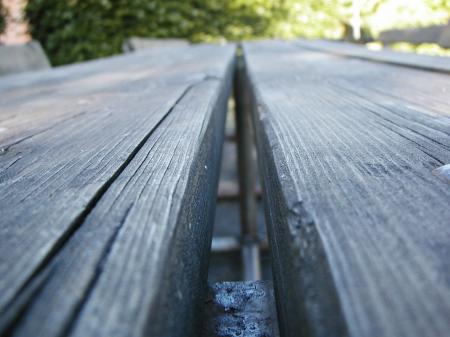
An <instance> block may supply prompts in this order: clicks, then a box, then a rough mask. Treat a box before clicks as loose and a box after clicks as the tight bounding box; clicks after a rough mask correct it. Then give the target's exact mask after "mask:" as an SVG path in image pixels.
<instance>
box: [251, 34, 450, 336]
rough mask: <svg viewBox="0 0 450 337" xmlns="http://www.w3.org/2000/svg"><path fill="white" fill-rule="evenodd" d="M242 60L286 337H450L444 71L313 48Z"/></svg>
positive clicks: (273, 48)
mask: <svg viewBox="0 0 450 337" xmlns="http://www.w3.org/2000/svg"><path fill="white" fill-rule="evenodd" d="M324 49H328V50H327V51H326V52H325V51H324ZM355 50H356V52H354V51H355ZM330 52H331V53H330ZM243 53H244V58H245V65H246V66H245V69H244V71H243V72H244V74H243V77H245V81H246V83H245V87H246V90H245V93H246V96H247V98H246V100H247V102H248V104H249V106H250V108H251V111H252V115H253V119H254V124H255V129H256V140H257V146H258V154H259V162H260V166H261V171H262V182H263V185H264V200H265V203H266V218H267V222H268V232H269V238H270V244H271V252H272V263H273V270H274V283H275V284H274V286H275V295H276V299H277V307H278V315H279V319H280V330H281V332H282V335H283V336H327V337H328V336H353V337H361V336H373V337H379V336H408V337H412V336H448V335H449V333H450V319H449V317H450V258H449V257H450V185H449V182H450V174H449V171H450V170H449V166H448V164H449V163H450V109H449V108H450V104H449V103H450V96H449V93H450V77H449V76H448V74H442V73H439V71H441V70H443V71H446V70H447V69H449V68H448V66H449V61H446V60H443V59H439V62H437V63H436V64H434V65H428V66H429V68H432V69H433V70H434V71H435V72H427V71H423V70H419V69H417V68H415V63H414V62H412V59H413V58H414V57H413V56H411V57H408V56H405V58H403V60H405V59H406V60H408V61H407V62H403V63H404V64H403V67H399V66H393V65H389V64H387V63H386V62H389V63H398V62H401V59H402V56H401V55H402V54H396V55H393V54H392V53H387V54H385V53H381V54H374V53H372V54H370V52H368V51H362V48H359V49H358V47H355V48H354V49H353V50H350V47H349V48H347V47H345V46H341V49H340V47H339V46H338V45H337V44H332V43H324V42H321V43H312V42H305V41H299V42H291V43H287V42H258V43H245V44H244V47H243ZM335 54H340V56H336V55H335ZM343 54H345V56H342V55H343ZM369 54H370V55H369ZM374 55H378V56H374ZM369 56H370V57H369ZM393 57H394V59H393ZM359 58H364V59H366V60H361V59H359ZM399 60H400V61H399ZM435 60H437V59H435ZM373 61H376V62H373ZM419 63H420V62H419ZM405 66H410V67H405ZM417 66H418V67H422V68H426V67H424V66H423V64H418V65H417ZM446 165H447V166H446Z"/></svg>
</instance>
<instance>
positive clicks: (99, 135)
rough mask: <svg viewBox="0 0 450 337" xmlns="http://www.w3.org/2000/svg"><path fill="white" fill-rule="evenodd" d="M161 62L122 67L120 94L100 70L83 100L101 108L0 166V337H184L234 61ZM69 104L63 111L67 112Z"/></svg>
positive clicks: (39, 136) (203, 52)
mask: <svg viewBox="0 0 450 337" xmlns="http://www.w3.org/2000/svg"><path fill="white" fill-rule="evenodd" d="M165 56H166V58H173V60H172V62H170V63H171V64H172V65H171V66H170V67H169V66H168V67H167V69H162V70H160V71H158V67H156V71H154V72H152V70H151V66H150V62H149V63H145V62H144V63H142V64H140V65H139V64H134V65H133V66H130V67H131V68H132V67H135V69H134V70H132V69H131V68H127V69H124V70H123V71H121V72H119V74H118V75H117V76H118V77H120V78H121V81H122V83H120V80H117V83H114V84H111V83H109V84H110V85H108V84H107V85H105V84H104V81H107V80H108V78H107V73H106V72H107V69H104V68H103V69H101V70H99V74H98V76H99V77H95V79H96V81H93V82H90V83H91V86H90V87H89V88H90V90H89V91H90V92H96V89H98V95H99V96H100V97H99V98H98V101H96V102H95V104H94V105H93V106H90V107H89V109H87V111H86V112H85V113H78V114H77V115H76V117H74V118H70V119H67V120H63V121H62V122H60V123H59V124H58V125H57V127H51V128H44V129H43V131H42V132H38V133H36V134H34V135H32V136H31V137H26V138H25V139H21V140H20V141H19V142H16V143H14V144H13V145H12V146H9V147H8V148H6V150H5V151H4V152H3V153H2V155H1V157H0V165H1V167H2V180H1V183H0V190H1V193H0V199H1V201H0V205H1V206H0V208H1V210H0V211H1V214H2V218H1V219H0V229H1V232H0V242H1V245H0V256H1V257H0V258H1V263H0V269H1V270H0V274H1V275H2V278H1V280H0V294H1V295H0V310H1V313H2V314H1V317H2V319H1V325H2V328H3V329H8V331H9V333H11V334H13V335H30V333H31V334H34V335H45V336H59V335H61V334H73V335H86V334H87V335H96V336H101V335H108V336H111V335H113V336H115V335H117V336H124V335H133V336H135V335H143V334H153V333H155V334H156V335H167V336H175V335H180V336H181V335H185V333H186V334H188V333H190V332H192V331H193V329H194V327H195V324H194V323H195V320H194V318H195V317H194V316H193V315H194V314H195V308H198V305H197V297H198V294H199V292H200V291H201V290H202V289H201V285H202V282H203V281H204V278H205V275H206V273H205V266H206V264H205V263H207V254H208V251H209V245H210V223H212V220H211V217H212V216H213V215H212V214H213V211H212V208H213V204H212V200H214V198H213V197H212V196H213V195H215V194H214V193H215V188H216V181H217V171H218V169H217V167H216V165H218V161H219V154H220V150H219V149H220V145H221V138H222V136H223V119H224V114H225V106H226V98H227V89H228V86H229V84H230V81H231V80H230V76H231V73H232V62H233V57H234V48H233V47H232V46H225V47H218V46H197V47H190V48H187V49H185V50H184V51H183V53H180V52H178V53H172V52H168V54H167V55H165ZM130 57H131V61H130V60H129V58H130ZM144 59H145V58H144V57H142V56H139V57H137V58H135V57H134V56H127V57H124V58H123V60H124V63H125V64H126V63H127V62H129V63H130V64H133V62H137V61H138V60H141V61H143V60H144ZM119 60H120V59H115V60H114V62H113V64H115V65H116V66H118V65H120V62H119ZM152 61H154V59H153V60H152ZM165 64H166V65H168V63H165ZM111 71H112V72H113V73H114V68H112V69H111ZM87 72H88V71H87ZM127 73H128V74H129V77H128V78H127ZM102 74H103V75H102ZM51 76H52V75H49V77H51ZM105 76H106V78H104V77H105ZM52 81H53V80H50V81H49V82H52ZM67 81H68V82H69V83H71V84H69V83H68V84H67V88H65V89H67V91H70V90H72V89H73V90H74V91H77V89H76V86H77V82H78V81H74V82H72V81H71V79H70V78H68V79H67ZM44 82H45V79H44ZM57 82H58V80H56V83H57ZM56 83H55V84H53V83H52V84H51V85H56V86H57V84H56ZM96 83H97V85H96ZM45 85H46V83H44V86H45ZM38 86H39V84H38V83H36V87H38ZM24 90H25V89H24ZM14 92H15V91H14V90H9V91H8V93H10V94H11V95H14ZM82 94H83V93H82V92H80V96H81V95H82ZM69 96H70V94H68V93H67V92H65V91H64V95H61V100H62V101H64V102H67V106H69V107H72V104H73V101H74V100H76V99H77V98H76V97H75V98H71V97H69ZM2 97H3V96H2ZM37 99H38V100H39V98H37ZM53 102H54V99H53V98H52V99H49V104H48V105H45V104H42V106H39V109H42V110H44V109H47V110H51V109H52V107H53V106H54V103H53ZM17 104H19V103H17ZM14 106H15V105H13V104H11V106H10V109H12V110H13V109H14ZM61 106H62V105H61ZM84 109H86V108H80V111H83V110H84ZM45 123H46V122H45ZM45 123H44V124H45ZM208 166H211V167H210V169H208ZM172 254H173V255H172ZM191 282H192V284H191ZM169 291H173V292H174V293H173V294H172V295H173V296H170V298H173V300H172V301H168V298H169V296H168V293H167V292H169ZM188 306H189V309H188V308H187V307H188ZM162 308H165V309H166V310H171V317H173V319H172V320H169V319H168V317H167V316H168V314H167V312H168V311H164V310H163V309H162ZM192 308H193V309H192ZM191 309H192V310H191ZM180 329H181V330H180ZM182 329H184V331H183V330H182ZM3 331H4V330H3Z"/></svg>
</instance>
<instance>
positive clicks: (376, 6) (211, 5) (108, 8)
mask: <svg viewBox="0 0 450 337" xmlns="http://www.w3.org/2000/svg"><path fill="white" fill-rule="evenodd" d="M449 1H450V0H414V1H412V0H411V1H410V2H401V3H402V4H404V6H406V7H407V8H409V12H411V11H415V13H416V16H417V17H414V18H413V17H412V16H411V13H409V12H407V13H408V15H403V14H404V9H402V8H403V7H401V6H400V7H401V8H400V7H399V2H398V0H371V1H365V2H362V3H363V4H364V6H363V7H362V8H361V19H362V24H363V27H362V28H363V32H368V33H369V35H373V33H374V32H375V34H376V33H377V32H378V31H379V30H380V29H386V28H389V27H395V25H398V22H400V21H401V20H400V19H401V17H402V15H403V16H405V17H406V18H407V20H409V21H408V22H410V24H417V23H420V24H426V23H427V22H422V21H423V20H424V19H423V18H422V17H423V15H422V13H423V12H424V11H425V9H426V10H427V13H428V14H427V17H429V18H432V20H431V21H430V22H429V23H430V24H432V23H439V22H441V21H443V20H444V19H445V18H446V17H447V16H448V13H449V8H450V5H449V3H450V2H449ZM413 3H415V4H416V5H417V4H420V6H419V5H417V6H419V7H417V6H415V7H414V6H413ZM402 13H403V14H402ZM430 13H431V14H433V15H431V14H430ZM26 16H27V18H28V21H29V23H30V27H31V28H30V30H31V34H32V36H33V38H35V39H37V40H39V41H40V42H41V43H42V45H43V47H44V49H45V50H46V52H47V54H48V55H49V57H50V59H51V61H52V63H53V64H54V65H60V64H65V63H70V62H77V61H83V60H88V59H92V58H97V57H102V56H107V55H112V54H116V53H120V52H121V46H122V43H123V41H124V39H126V38H128V37H131V36H139V37H157V38H167V37H179V38H186V39H189V40H191V41H194V42H198V41H208V42H211V41H221V40H241V39H248V38H259V37H264V38H270V37H278V38H292V37H299V36H303V37H325V38H340V37H342V36H345V35H348V33H349V32H348V30H349V29H348V28H349V23H350V22H351V16H352V1H351V0H29V1H28V5H27V7H26ZM419 18H420V20H422V21H418V20H419Z"/></svg>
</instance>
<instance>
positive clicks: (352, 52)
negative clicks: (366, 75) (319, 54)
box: [296, 40, 450, 73]
mask: <svg viewBox="0 0 450 337" xmlns="http://www.w3.org/2000/svg"><path fill="white" fill-rule="evenodd" d="M296 43H297V44H298V45H299V46H301V47H303V48H307V49H312V50H318V51H324V52H329V53H333V54H336V55H341V56H350V57H355V58H360V59H364V60H370V61H375V62H385V63H391V64H394V65H397V66H405V67H412V68H419V69H424V70H431V71H437V72H447V73H448V72H450V60H449V58H448V57H441V56H428V55H418V54H414V53H402V52H395V51H392V50H388V49H383V50H380V51H374V50H369V49H367V48H365V47H364V46H358V45H356V44H354V43H350V42H335V41H326V40H316V41H308V40H299V41H297V42H296Z"/></svg>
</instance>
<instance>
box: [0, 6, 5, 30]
mask: <svg viewBox="0 0 450 337" xmlns="http://www.w3.org/2000/svg"><path fill="white" fill-rule="evenodd" d="M5 17H6V12H5V9H4V8H3V5H2V2H1V1H0V33H3V31H4V30H5Z"/></svg>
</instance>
